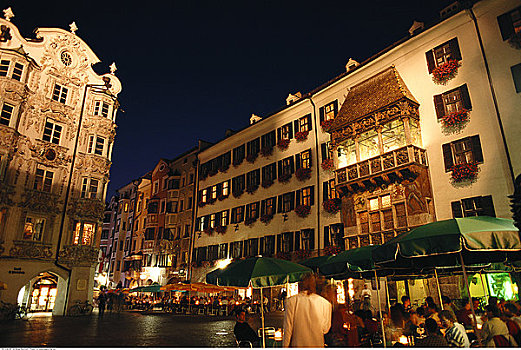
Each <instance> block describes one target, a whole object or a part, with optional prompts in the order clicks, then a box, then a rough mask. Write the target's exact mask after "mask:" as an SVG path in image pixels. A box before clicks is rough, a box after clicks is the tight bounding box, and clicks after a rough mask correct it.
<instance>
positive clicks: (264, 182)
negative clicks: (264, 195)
mask: <svg viewBox="0 0 521 350" xmlns="http://www.w3.org/2000/svg"><path fill="white" fill-rule="evenodd" d="M271 185H273V180H272V179H266V180H262V184H261V186H262V187H263V188H268V187H270V186H271Z"/></svg>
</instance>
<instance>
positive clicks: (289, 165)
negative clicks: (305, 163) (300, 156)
mask: <svg viewBox="0 0 521 350" xmlns="http://www.w3.org/2000/svg"><path fill="white" fill-rule="evenodd" d="M294 172H295V161H294V159H293V157H288V158H284V159H282V160H279V162H278V176H279V177H280V176H281V175H288V174H293V173H294Z"/></svg>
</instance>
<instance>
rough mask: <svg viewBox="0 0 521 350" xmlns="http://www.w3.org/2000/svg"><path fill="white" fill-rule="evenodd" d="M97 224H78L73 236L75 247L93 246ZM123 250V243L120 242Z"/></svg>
mask: <svg viewBox="0 0 521 350" xmlns="http://www.w3.org/2000/svg"><path fill="white" fill-rule="evenodd" d="M95 226H96V225H95V224H93V223H87V222H76V225H75V229H74V236H73V241H72V242H73V244H75V245H78V244H79V245H91V244H92V242H93V239H94V229H95ZM122 248H123V241H121V242H120V250H122Z"/></svg>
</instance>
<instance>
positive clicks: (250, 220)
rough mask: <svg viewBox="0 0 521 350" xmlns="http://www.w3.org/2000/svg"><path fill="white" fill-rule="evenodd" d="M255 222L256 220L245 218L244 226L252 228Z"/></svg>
mask: <svg viewBox="0 0 521 350" xmlns="http://www.w3.org/2000/svg"><path fill="white" fill-rule="evenodd" d="M255 221H257V218H247V219H245V220H244V225H246V226H252V225H253V224H254V223H255Z"/></svg>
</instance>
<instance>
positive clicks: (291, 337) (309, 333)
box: [283, 273, 332, 348]
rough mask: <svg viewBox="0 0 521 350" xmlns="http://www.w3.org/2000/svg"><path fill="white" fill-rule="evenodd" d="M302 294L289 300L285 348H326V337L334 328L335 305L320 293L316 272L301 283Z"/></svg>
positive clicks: (285, 323) (285, 327)
mask: <svg viewBox="0 0 521 350" xmlns="http://www.w3.org/2000/svg"><path fill="white" fill-rule="evenodd" d="M299 291H300V292H299V293H298V294H297V295H294V296H292V297H290V298H287V300H286V305H285V308H286V310H285V312H284V341H283V346H284V347H299V348H302V347H312V348H323V347H324V334H326V333H327V332H328V331H329V328H330V327H331V312H332V306H331V303H329V301H327V300H326V299H324V298H323V297H321V296H320V295H318V294H316V280H315V276H314V275H313V274H312V273H310V274H307V275H306V276H305V277H304V279H303V280H302V281H301V282H299Z"/></svg>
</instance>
